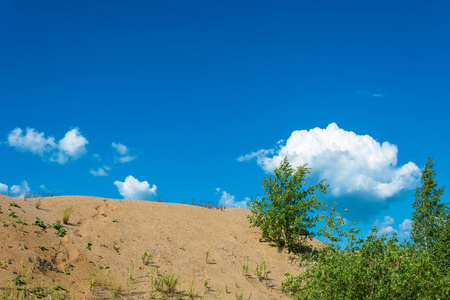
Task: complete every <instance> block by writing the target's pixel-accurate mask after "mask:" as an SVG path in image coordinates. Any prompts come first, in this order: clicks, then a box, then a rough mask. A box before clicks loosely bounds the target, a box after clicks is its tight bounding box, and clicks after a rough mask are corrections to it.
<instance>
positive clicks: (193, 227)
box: [0, 195, 320, 299]
mask: <svg viewBox="0 0 450 300" xmlns="http://www.w3.org/2000/svg"><path fill="white" fill-rule="evenodd" d="M10 202H11V203H12V204H14V203H16V204H17V205H18V206H19V207H16V206H11V204H10ZM37 202H38V203H39V205H37ZM36 206H39V207H36ZM0 207H1V211H2V213H0V241H1V242H0V264H1V266H0V288H2V289H3V293H6V292H8V291H11V289H10V288H17V287H19V288H22V289H25V287H26V290H27V293H28V294H29V295H31V294H32V293H35V294H36V292H39V291H40V290H43V291H44V292H43V293H44V294H48V293H49V292H52V293H53V298H52V299H55V298H56V294H57V293H66V294H68V295H69V298H70V299H114V293H113V292H114V291H116V298H117V299H152V297H154V299H190V297H189V294H190V291H192V292H193V293H192V294H194V295H196V297H195V299H202V297H203V299H236V295H241V294H242V293H243V294H244V297H243V299H289V297H288V295H286V294H284V293H282V292H281V281H282V280H283V278H284V274H285V273H286V272H289V273H291V274H298V273H299V272H301V270H300V268H299V267H298V262H297V260H296V257H295V256H293V255H289V254H287V253H286V252H285V251H279V250H278V249H277V248H276V247H274V246H272V245H270V244H269V243H263V242H260V241H259V238H260V231H259V229H258V228H250V227H249V223H248V220H247V218H246V216H247V214H248V213H249V211H248V210H245V209H224V210H220V209H208V208H204V207H198V206H192V205H183V204H171V203H158V202H147V201H134V200H115V199H104V198H95V197H82V196H61V197H49V198H37V199H36V198H34V199H30V198H28V199H21V198H10V197H7V196H3V195H0ZM69 207H71V208H72V209H73V212H72V214H71V216H70V219H69V222H68V224H63V228H64V229H65V230H66V235H65V236H63V237H60V236H58V234H57V230H56V229H54V228H51V227H48V228H47V229H45V230H43V229H42V228H41V227H39V226H37V225H34V222H35V221H36V217H38V218H40V219H41V220H42V221H43V222H44V224H52V223H54V222H56V220H57V215H58V213H59V212H60V211H62V210H64V209H65V208H69ZM8 211H10V212H11V211H13V212H14V213H15V215H16V217H12V216H8ZM14 220H16V221H14ZM22 221H25V223H26V224H27V225H23V224H21V222H22ZM311 243H312V244H314V245H316V246H320V242H319V241H317V240H314V241H312V242H311ZM88 244H91V246H90V247H89V248H90V250H89V249H88ZM145 251H147V253H148V254H149V255H151V256H152V258H151V260H149V261H148V264H145V263H144V262H143V259H142V255H143V254H144V252H145ZM207 253H208V255H207ZM207 256H208V257H207ZM263 261H264V262H265V265H266V272H267V271H270V273H269V274H268V280H265V279H262V278H258V276H257V272H256V267H257V264H258V265H261V263H262V262H263ZM243 264H248V273H247V274H244V272H243ZM171 273H173V274H176V277H178V276H179V283H178V285H177V286H176V288H175V291H174V292H173V293H167V292H164V291H158V290H157V289H156V287H155V284H154V281H155V280H159V279H160V278H162V277H163V276H167V275H169V274H171ZM18 277H19V279H21V280H22V281H24V284H21V285H15V284H14V282H13V281H14V279H17V278H18ZM152 281H153V284H152ZM16 283H17V280H16ZM205 283H207V284H206V287H205ZM59 285H60V286H61V287H62V289H59V291H55V289H58V286H59ZM119 286H121V289H120V292H117V291H118V290H119ZM8 288H9V289H8ZM0 295H1V292H0Z"/></svg>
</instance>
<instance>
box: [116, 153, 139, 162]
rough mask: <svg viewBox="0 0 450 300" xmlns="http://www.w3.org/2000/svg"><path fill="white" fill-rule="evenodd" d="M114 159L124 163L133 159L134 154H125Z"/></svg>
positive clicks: (134, 157)
mask: <svg viewBox="0 0 450 300" xmlns="http://www.w3.org/2000/svg"><path fill="white" fill-rule="evenodd" d="M116 159H117V160H118V161H119V162H121V163H126V162H130V161H133V160H135V159H136V156H130V155H125V156H120V157H117V158H116Z"/></svg>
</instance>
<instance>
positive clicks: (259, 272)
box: [256, 259, 270, 281]
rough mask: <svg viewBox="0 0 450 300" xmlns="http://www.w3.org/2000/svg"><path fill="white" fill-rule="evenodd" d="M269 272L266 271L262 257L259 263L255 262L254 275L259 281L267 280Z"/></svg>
mask: <svg viewBox="0 0 450 300" xmlns="http://www.w3.org/2000/svg"><path fill="white" fill-rule="evenodd" d="M269 273H270V271H268V272H266V261H265V260H264V259H263V261H262V262H261V264H256V276H257V277H258V279H259V281H262V280H263V279H266V280H267V275H269Z"/></svg>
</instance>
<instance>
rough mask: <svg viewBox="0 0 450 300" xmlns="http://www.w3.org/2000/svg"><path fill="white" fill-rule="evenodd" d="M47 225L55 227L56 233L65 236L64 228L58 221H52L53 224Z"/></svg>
mask: <svg viewBox="0 0 450 300" xmlns="http://www.w3.org/2000/svg"><path fill="white" fill-rule="evenodd" d="M47 225H48V226H50V227H52V228H54V229H56V230H57V231H58V235H59V236H61V237H62V236H65V235H66V230H65V229H64V228H63V227H62V225H61V224H59V223H53V224H47Z"/></svg>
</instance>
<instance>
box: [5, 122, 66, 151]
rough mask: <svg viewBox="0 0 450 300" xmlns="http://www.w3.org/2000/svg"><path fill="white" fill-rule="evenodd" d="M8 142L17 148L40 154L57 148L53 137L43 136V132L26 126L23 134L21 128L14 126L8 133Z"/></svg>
mask: <svg viewBox="0 0 450 300" xmlns="http://www.w3.org/2000/svg"><path fill="white" fill-rule="evenodd" d="M8 144H9V145H10V146H11V147H15V148H16V149H18V150H21V151H30V152H31V153H34V154H38V155H41V156H42V155H44V154H45V153H46V152H50V151H52V150H53V149H55V148H57V144H56V143H55V138H53V137H48V138H44V133H43V132H37V131H36V130H35V129H34V128H27V129H26V133H25V134H23V130H22V129H20V128H15V129H14V130H13V131H11V132H10V134H9V135H8Z"/></svg>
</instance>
